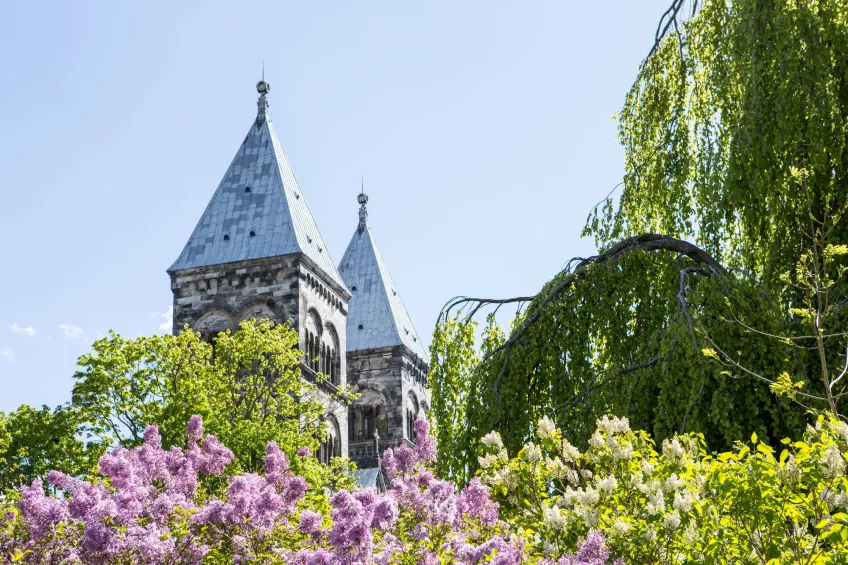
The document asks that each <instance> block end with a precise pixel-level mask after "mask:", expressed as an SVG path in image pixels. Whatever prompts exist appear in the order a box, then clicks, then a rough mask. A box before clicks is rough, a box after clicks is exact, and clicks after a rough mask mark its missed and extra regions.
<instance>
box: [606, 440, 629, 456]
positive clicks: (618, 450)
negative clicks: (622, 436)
mask: <svg viewBox="0 0 848 565" xmlns="http://www.w3.org/2000/svg"><path fill="white" fill-rule="evenodd" d="M607 448H609V450H610V453H611V454H612V458H613V459H615V460H617V461H627V460H628V459H630V458H631V457H633V445H632V444H631V443H630V442H629V441H619V440H618V439H616V438H614V437H610V438H608V439H607Z"/></svg>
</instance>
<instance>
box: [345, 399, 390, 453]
mask: <svg viewBox="0 0 848 565" xmlns="http://www.w3.org/2000/svg"><path fill="white" fill-rule="evenodd" d="M375 430H376V431H377V432H378V433H379V434H380V437H382V438H388V437H389V418H388V412H387V410H386V399H385V397H384V396H383V394H382V393H380V392H377V391H374V390H366V391H364V392H363V393H362V396H360V397H359V398H358V399H357V401H356V403H355V404H354V405H353V406H351V407H350V409H349V410H348V440H349V441H367V440H371V439H373V438H374V431H375Z"/></svg>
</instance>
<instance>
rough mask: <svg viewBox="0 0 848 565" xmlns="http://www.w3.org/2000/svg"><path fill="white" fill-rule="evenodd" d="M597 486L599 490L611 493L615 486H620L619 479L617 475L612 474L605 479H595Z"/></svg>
mask: <svg viewBox="0 0 848 565" xmlns="http://www.w3.org/2000/svg"><path fill="white" fill-rule="evenodd" d="M595 486H597V487H598V490H600V491H603V492H605V493H607V494H609V493H611V492H612V491H614V490H615V487H617V486H618V481H617V480H616V478H615V475H610V476H608V477H604V478H603V479H595Z"/></svg>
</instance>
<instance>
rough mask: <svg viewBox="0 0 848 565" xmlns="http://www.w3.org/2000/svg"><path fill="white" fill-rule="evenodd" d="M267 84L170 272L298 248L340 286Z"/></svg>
mask: <svg viewBox="0 0 848 565" xmlns="http://www.w3.org/2000/svg"><path fill="white" fill-rule="evenodd" d="M270 89H271V86H270V85H269V84H268V83H267V82H265V81H264V80H263V81H259V83H258V84H257V85H256V90H257V92H259V104H258V108H259V113H258V116H257V118H256V120H254V122H253V123H252V124H251V126H250V129H249V130H248V132H247V136H245V138H244V141H242V143H241V147H239V150H238V151H237V152H236V155H235V157H234V158H233V160H232V162H231V163H230V166H229V168H228V169H227V172H226V173H224V177H223V178H222V179H221V182H220V184H219V185H218V188H217V190H216V191H215V193H214V194H213V195H212V198H211V200H210V201H209V204H208V205H207V207H206V210H205V211H204V212H203V215H202V216H201V217H200V221H198V223H197V226H196V227H195V229H194V232H192V235H191V236H190V237H189V240H188V242H187V243H186V245H185V247H184V248H183V251H182V253H180V256H179V257H178V258H177V260H176V261H175V262H174V264H173V265H171V267H170V268H169V269H168V271H169V272H173V271H179V270H183V269H192V268H196V267H208V266H211V265H224V264H227V263H236V262H240V261H250V260H254V259H264V258H268V257H277V256H280V255H289V254H294V253H300V254H302V255H303V256H305V257H306V258H308V259H309V260H310V261H311V262H312V263H314V265H315V266H316V267H317V268H318V269H320V270H321V271H323V273H324V275H326V278H327V280H328V281H331V282H333V283H335V284H337V285H338V286H339V287H340V288H344V283H343V282H342V279H341V276H340V275H339V273H338V271H337V270H336V266H335V264H334V263H333V260H332V258H331V256H330V253H329V250H328V249H327V245H326V244H325V242H324V239H323V238H322V237H321V231H320V230H319V229H318V224H317V223H316V222H315V218H314V217H313V216H312V212H311V211H310V209H309V205H308V204H307V203H306V196H305V195H304V193H303V190H302V189H301V187H300V185H299V184H298V182H297V178H296V177H295V174H294V171H292V167H291V163H289V160H288V157H286V154H285V152H284V151H283V147H282V145H281V144H280V140H279V139H278V138H277V133H276V132H275V131H274V124H273V123H272V122H271V120H270V119H266V118H267V113H266V112H267V110H268V101H267V95H268V91H269V90H270Z"/></svg>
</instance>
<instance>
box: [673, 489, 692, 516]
mask: <svg viewBox="0 0 848 565" xmlns="http://www.w3.org/2000/svg"><path fill="white" fill-rule="evenodd" d="M694 502H695V499H694V498H693V497H691V496H689V495H688V494H685V493H681V492H680V491H678V492H675V493H674V502H672V504H671V505H672V506H673V507H674V509H675V510H680V511H681V512H684V513H686V512H689V511H690V510H691V509H692V504H694Z"/></svg>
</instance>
